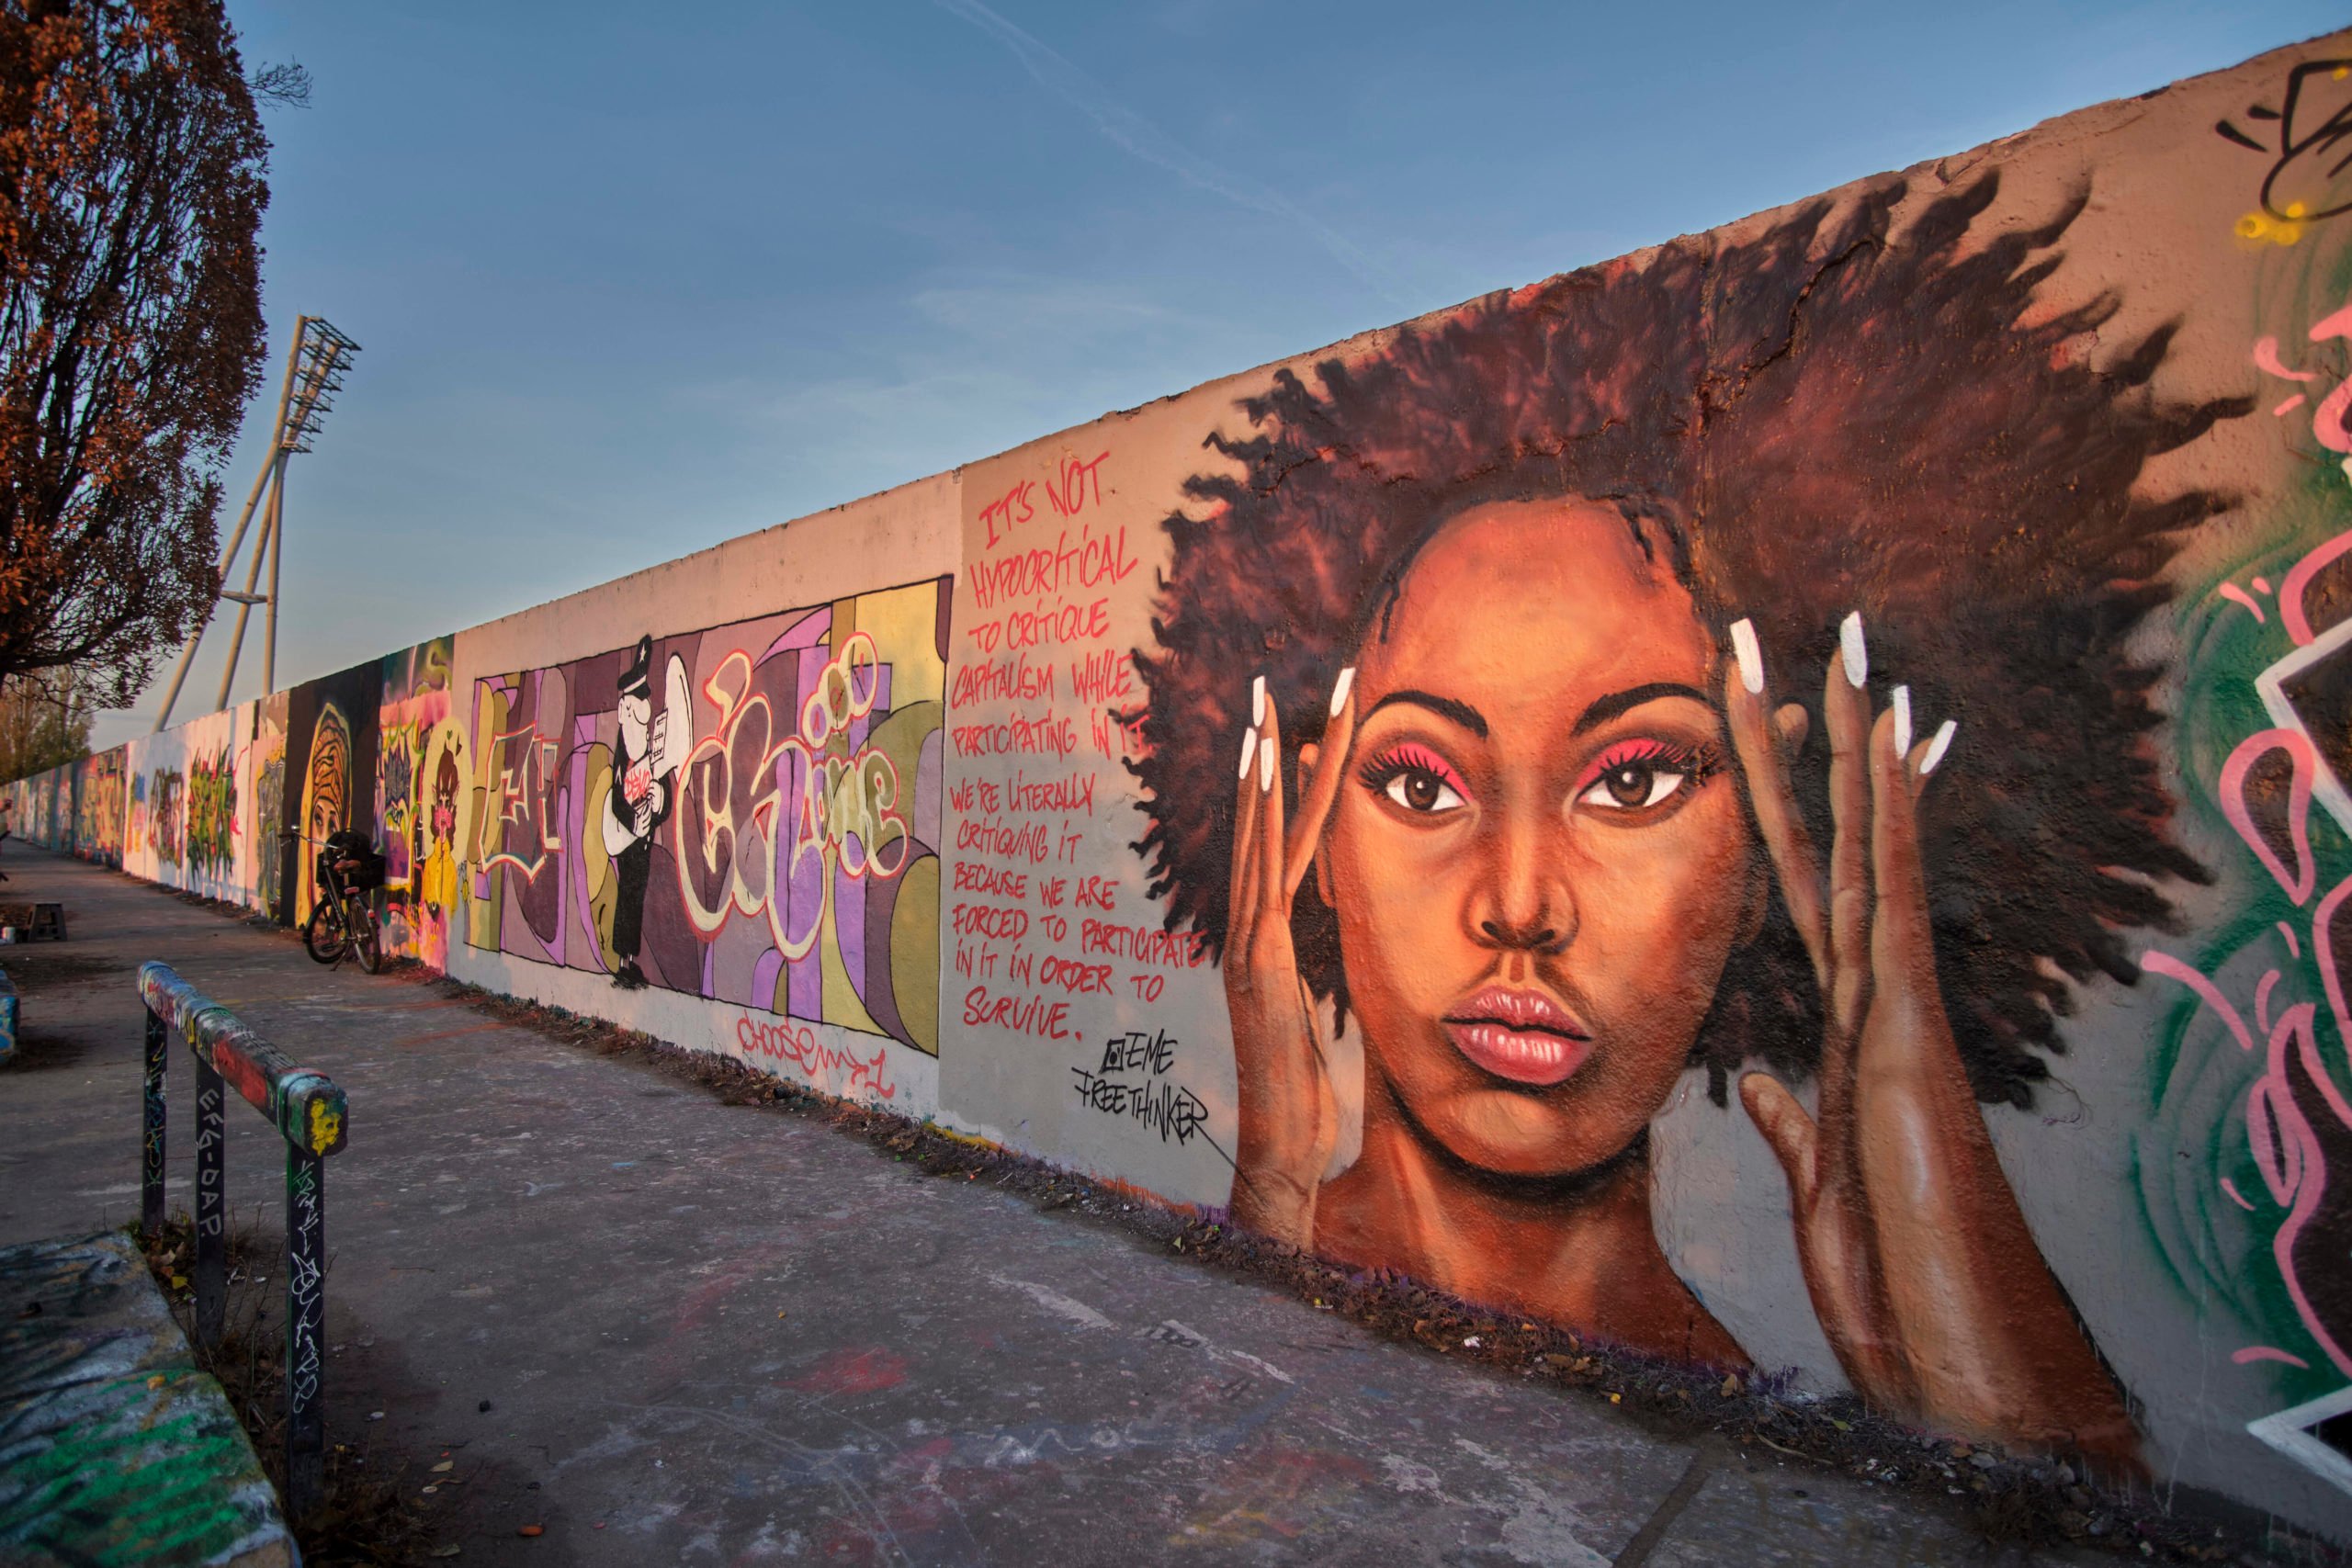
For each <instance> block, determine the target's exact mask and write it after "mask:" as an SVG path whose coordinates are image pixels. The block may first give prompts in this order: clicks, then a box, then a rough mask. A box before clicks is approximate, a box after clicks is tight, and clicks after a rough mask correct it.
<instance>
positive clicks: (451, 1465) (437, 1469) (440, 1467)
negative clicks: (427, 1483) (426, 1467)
mask: <svg viewBox="0 0 2352 1568" xmlns="http://www.w3.org/2000/svg"><path fill="white" fill-rule="evenodd" d="M457 1468H458V1461H456V1460H453V1459H445V1460H443V1461H441V1462H440V1463H439V1464H436V1465H435V1466H434V1467H433V1473H434V1474H435V1475H438V1474H440V1473H441V1472H443V1471H445V1470H455V1469H457Z"/></svg>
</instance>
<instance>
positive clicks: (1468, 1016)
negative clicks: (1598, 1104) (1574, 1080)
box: [1442, 986, 1592, 1086]
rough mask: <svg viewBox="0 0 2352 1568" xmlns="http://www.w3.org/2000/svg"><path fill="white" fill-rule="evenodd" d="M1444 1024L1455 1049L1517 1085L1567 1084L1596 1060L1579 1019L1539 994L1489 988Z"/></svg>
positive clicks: (1470, 998)
mask: <svg viewBox="0 0 2352 1568" xmlns="http://www.w3.org/2000/svg"><path fill="white" fill-rule="evenodd" d="M1442 1022H1443V1023H1444V1025H1445V1032H1446V1034H1447V1035H1448V1036H1449V1037H1450V1038H1451V1039H1452V1040H1453V1046H1454V1049H1455V1050H1457V1051H1460V1052H1461V1053H1462V1054H1463V1055H1465V1056H1467V1057H1469V1058H1470V1060H1471V1061H1473V1062H1475V1063H1476V1064H1477V1065H1478V1066H1481V1067H1483V1068H1485V1069H1486V1070H1487V1072H1490V1073H1492V1074H1494V1075H1495V1076H1496V1077H1502V1078H1509V1079H1510V1080H1511V1081H1512V1082H1513V1083H1524V1084H1536V1085H1542V1086H1548V1085H1551V1084H1555V1083H1564V1082H1566V1080H1567V1079H1568V1078H1570V1077H1573V1076H1575V1073H1576V1070H1577V1068H1578V1067H1580V1066H1584V1062H1585V1058H1586V1057H1587V1056H1589V1055H1592V1037H1591V1036H1590V1035H1589V1034H1587V1033H1586V1032H1585V1029H1584V1025H1583V1024H1581V1023H1579V1022H1578V1021H1577V1018H1576V1015H1575V1014H1574V1013H1571V1012H1569V1011H1568V1010H1567V1009H1566V1008H1564V1007H1562V1006H1561V1005H1560V1004H1559V1003H1557V1002H1555V1001H1554V1000H1553V999H1552V998H1549V997H1547V996H1544V994H1543V993H1542V992H1540V991H1514V990H1507V989H1505V988H1504V987H1500V986H1488V987H1485V988H1483V989H1481V990H1479V991H1477V992H1476V993H1475V994H1474V995H1471V996H1468V997H1465V998H1463V1000H1462V1002H1461V1004H1460V1005H1459V1006H1457V1007H1456V1008H1454V1010H1453V1011H1452V1012H1450V1013H1448V1014H1447V1015H1446V1016H1445V1018H1444V1019H1443V1020H1442Z"/></svg>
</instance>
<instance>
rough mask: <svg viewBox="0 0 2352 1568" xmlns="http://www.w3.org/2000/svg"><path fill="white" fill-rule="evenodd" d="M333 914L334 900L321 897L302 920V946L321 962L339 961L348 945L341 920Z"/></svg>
mask: <svg viewBox="0 0 2352 1568" xmlns="http://www.w3.org/2000/svg"><path fill="white" fill-rule="evenodd" d="M334 915H335V910H334V899H333V898H322V899H320V900H319V901H318V902H317V903H315V904H313V905H311V918H310V919H308V920H307V921H305V922H303V926H302V946H303V947H304V949H305V950H307V951H308V952H309V953H310V954H311V958H312V959H314V960H316V961H317V962H318V963H321V964H335V963H339V962H341V960H342V958H343V953H344V949H345V947H347V946H348V945H350V943H349V939H348V938H347V937H345V935H344V931H343V922H342V921H341V920H339V919H335V918H334Z"/></svg>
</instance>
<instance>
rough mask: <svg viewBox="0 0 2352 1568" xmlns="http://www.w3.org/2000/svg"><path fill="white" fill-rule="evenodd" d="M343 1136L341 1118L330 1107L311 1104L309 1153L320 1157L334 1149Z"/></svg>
mask: <svg viewBox="0 0 2352 1568" xmlns="http://www.w3.org/2000/svg"><path fill="white" fill-rule="evenodd" d="M341 1136H343V1117H342V1116H341V1115H340V1114H338V1113H337V1112H336V1111H334V1110H333V1109H332V1108H331V1107H328V1106H325V1105H321V1104H316V1103H313V1104H312V1105H311V1153H312V1154H314V1155H322V1154H324V1153H326V1152H327V1151H328V1150H329V1149H331V1148H333V1147H334V1141H335V1140H336V1139H337V1138H340V1137H341Z"/></svg>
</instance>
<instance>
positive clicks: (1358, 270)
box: [936, 0, 1405, 310]
mask: <svg viewBox="0 0 2352 1568" xmlns="http://www.w3.org/2000/svg"><path fill="white" fill-rule="evenodd" d="M936 3H937V5H938V6H939V7H940V9H942V10H944V11H946V12H948V13H949V14H950V15H952V16H956V17H962V18H963V19H964V20H965V21H967V22H969V23H971V24H972V25H973V26H974V27H976V28H979V29H980V30H981V31H982V32H984V33H987V34H988V35H989V37H990V38H993V39H996V40H997V41H998V42H999V43H1001V44H1003V45H1004V47H1005V48H1007V49H1009V50H1011V51H1012V56H1013V58H1014V59H1016V60H1018V61H1020V62H1021V64H1022V67H1023V69H1024V70H1026V71H1027V72H1028V73H1029V74H1030V75H1031V76H1033V77H1035V79H1036V82H1037V85H1039V86H1041V87H1043V88H1045V89H1046V91H1047V92H1049V93H1051V94H1053V95H1054V96H1056V97H1057V98H1060V99H1061V100H1062V101H1063V102H1064V103H1067V104H1069V106H1070V107H1072V108H1075V109H1077V110H1078V111H1079V112H1080V113H1081V114H1083V115H1085V116H1086V117H1087V118H1089V119H1091V120H1092V121H1093V122H1094V124H1095V127H1096V129H1098V130H1101V131H1102V132H1103V135H1104V136H1106V137H1108V138H1110V140H1111V141H1112V142H1113V143H1114V144H1115V145H1116V146H1118V147H1119V148H1121V149H1122V150H1123V151H1125V152H1128V153H1130V154H1132V155H1133V156H1135V157H1137V158H1140V159H1142V160H1143V161H1144V162H1145V163H1147V164H1152V165H1154V166H1156V167H1158V168H1162V169H1165V170H1167V171H1168V172H1169V173H1170V174H1171V175H1175V176H1176V177H1177V178H1178V179H1180V180H1182V181H1183V182H1184V183H1185V184H1187V185H1191V186H1198V187H1200V188H1201V189H1202V190H1204V191H1207V192H1209V193H1210V194H1211V195H1214V196H1220V197H1224V198H1225V199H1226V200H1227V201H1229V202H1232V203H1233V204H1234V205H1235V206H1237V207H1243V208H1247V209H1250V211H1252V212H1262V213H1265V214H1266V215H1268V216H1269V217H1272V218H1280V219H1283V220H1285V221H1288V222H1292V223H1295V224H1297V225H1298V226H1299V227H1301V228H1303V229H1305V230H1306V231H1307V232H1308V233H1309V234H1311V235H1313V236H1314V238H1315V241H1316V243H1318V244H1320V245H1321V246H1322V247H1323V248H1324V249H1325V250H1326V251H1329V253H1330V254H1331V256H1332V259H1333V260H1335V261H1337V262H1338V263H1339V264H1340V265H1341V266H1343V267H1345V268H1347V270H1348V271H1349V272H1350V273H1351V274H1352V275H1353V276H1354V277H1355V278H1356V280H1357V281H1358V282H1360V283H1362V284H1363V286H1364V287H1365V288H1369V289H1371V290H1372V291H1373V292H1374V293H1375V294H1378V295H1379V296H1381V298H1383V299H1386V300H1387V301H1388V302H1389V303H1391V304H1393V305H1397V307H1398V308H1399V309H1400V310H1401V309H1403V308H1405V306H1404V301H1402V300H1400V299H1397V296H1396V294H1395V293H1394V292H1393V291H1391V290H1390V288H1388V286H1387V285H1386V283H1385V281H1384V280H1383V279H1382V278H1381V276H1379V270H1378V269H1377V268H1376V267H1375V266H1374V265H1373V263H1372V260H1371V258H1370V257H1368V256H1366V255H1365V254H1364V253H1363V251H1362V250H1361V249H1359V248H1358V247H1357V246H1356V245H1354V244H1353V243H1351V242H1350V241H1349V240H1348V239H1347V238H1346V237H1345V236H1343V235H1341V234H1340V233H1339V232H1337V231H1334V230H1333V229H1331V228H1330V226H1329V225H1328V224H1325V223H1323V222H1321V221H1319V220H1317V219H1315V218H1314V217H1312V216H1310V215H1309V214H1307V213H1306V212H1305V211H1302V210H1301V209H1299V207H1298V206H1297V205H1296V204H1295V203H1294V202H1293V201H1291V200H1290V199H1289V198H1288V197H1284V196H1283V195H1282V194H1281V193H1280V192H1279V191H1274V190H1270V189H1268V188H1267V187H1266V186H1262V185H1259V184H1258V183H1256V182H1255V181H1253V180H1250V179H1247V178H1245V177H1243V176H1242V175H1237V174H1235V173H1233V172H1232V171H1231V170H1229V169H1224V168H1220V167H1218V166H1217V165H1216V164H1213V163H1211V162H1209V161H1208V160H1207V159H1206V158H1204V157H1202V156H1201V155H1200V154H1198V153H1196V152H1193V151H1192V149H1190V148H1188V147H1186V146H1185V145H1184V144H1183V143H1182V142H1181V141H1177V140H1176V139H1175V138H1174V137H1172V136H1170V135H1169V134H1168V133H1167V132H1166V131H1164V130H1160V129H1159V127H1158V126H1156V125H1154V124H1152V123H1151V121H1149V120H1148V119H1146V118H1143V116H1141V115H1139V114H1137V113H1136V112H1135V110H1133V109H1131V108H1129V107H1126V106H1125V104H1123V103H1121V102H1119V101H1118V99H1117V98H1115V97H1114V96H1112V95H1111V92H1110V90H1109V89H1108V88H1106V87H1104V86H1103V85H1102V84H1101V83H1100V82H1097V81H1096V80H1095V79H1094V78H1093V77H1091V76H1089V75H1088V74H1087V73H1085V72H1084V71H1082V70H1080V68H1079V67H1078V66H1077V65H1076V64H1074V63H1072V62H1070V61H1069V59H1067V58H1066V57H1064V56H1063V55H1061V54H1059V53H1057V52H1056V51H1054V50H1053V49H1052V48H1050V47H1048V46H1047V45H1046V44H1045V43H1043V42H1041V41H1039V40H1038V39H1036V38H1035V37H1033V36H1032V35H1031V34H1029V33H1027V32H1025V31H1023V29H1022V28H1019V27H1016V26H1015V25H1013V24H1012V22H1009V21H1007V20H1006V19H1005V18H1004V17H1001V16H999V15H998V14H997V13H996V12H995V11H993V10H991V9H989V7H988V6H985V5H982V4H981V3H980V0H936Z"/></svg>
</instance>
